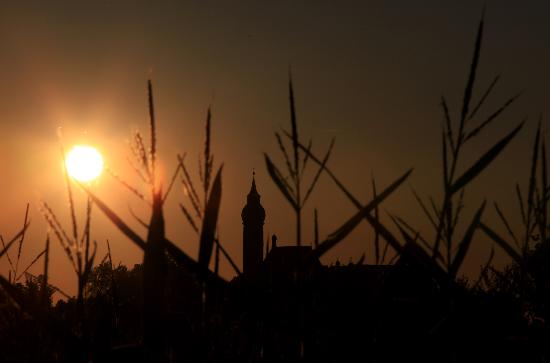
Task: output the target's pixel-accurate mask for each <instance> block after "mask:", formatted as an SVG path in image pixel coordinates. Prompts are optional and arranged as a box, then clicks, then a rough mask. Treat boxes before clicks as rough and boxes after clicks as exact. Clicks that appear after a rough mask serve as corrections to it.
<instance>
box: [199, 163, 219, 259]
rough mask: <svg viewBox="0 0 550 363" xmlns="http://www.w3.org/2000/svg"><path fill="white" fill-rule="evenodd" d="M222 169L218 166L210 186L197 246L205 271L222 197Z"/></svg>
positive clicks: (212, 245)
mask: <svg viewBox="0 0 550 363" xmlns="http://www.w3.org/2000/svg"><path fill="white" fill-rule="evenodd" d="M222 168H223V165H222V166H220V168H219V169H218V172H217V173H216V177H215V179H214V184H213V185H212V191H211V193H210V197H209V198H208V202H207V204H206V210H205V211H204V218H203V220H202V228H201V235H200V245H199V265H200V266H202V267H203V268H205V269H207V268H208V265H209V263H210V257H211V255H212V248H213V247H214V237H215V233H216V225H217V223H218V214H219V210H220V203H221V197H222Z"/></svg>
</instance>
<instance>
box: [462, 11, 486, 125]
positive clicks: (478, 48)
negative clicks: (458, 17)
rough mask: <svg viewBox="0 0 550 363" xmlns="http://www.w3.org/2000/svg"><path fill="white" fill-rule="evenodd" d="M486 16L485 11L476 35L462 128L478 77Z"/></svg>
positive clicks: (464, 102) (463, 109) (464, 101)
mask: <svg viewBox="0 0 550 363" xmlns="http://www.w3.org/2000/svg"><path fill="white" fill-rule="evenodd" d="M484 17H485V13H483V14H482V16H481V20H480V22H479V27H478V30H477V36H476V44H475V48H474V55H473V58H472V64H471V66H470V74H469V76H468V82H467V83H466V88H465V89H464V98H463V103H462V115H461V117H460V130H463V125H464V121H466V116H467V115H468V109H469V107H470V101H471V99H472V90H473V88H474V83H475V79H476V71H477V65H478V62H479V54H480V51H481V41H482V39H483V23H484Z"/></svg>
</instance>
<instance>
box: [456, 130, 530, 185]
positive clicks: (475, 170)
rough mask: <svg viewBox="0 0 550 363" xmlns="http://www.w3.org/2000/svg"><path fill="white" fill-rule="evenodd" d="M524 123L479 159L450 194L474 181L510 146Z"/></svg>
mask: <svg viewBox="0 0 550 363" xmlns="http://www.w3.org/2000/svg"><path fill="white" fill-rule="evenodd" d="M523 124H524V121H522V122H521V123H520V124H519V125H518V126H517V127H516V128H515V129H514V130H512V131H511V132H510V133H509V134H508V135H506V136H505V137H504V138H503V139H501V140H500V141H499V142H497V143H496V144H495V145H494V146H493V147H492V148H491V149H489V150H488V151H487V152H486V153H485V154H483V155H482V156H481V158H479V159H478V160H477V161H476V162H475V164H474V165H472V166H471V167H470V168H469V169H468V170H466V171H465V172H464V174H462V175H461V176H460V177H459V178H457V179H456V181H455V182H454V183H453V184H452V185H451V187H450V188H449V194H450V195H452V194H454V193H456V192H457V191H459V190H460V189H462V188H464V187H465V186H466V184H468V183H469V182H470V181H472V180H473V179H474V178H475V177H476V176H477V175H479V173H481V172H482V171H483V170H484V169H485V168H486V167H487V166H488V165H489V164H490V163H491V162H492V161H493V160H494V159H495V158H496V157H497V156H498V154H500V152H501V151H502V150H503V149H504V148H505V147H506V145H508V143H509V142H510V141H511V140H512V139H513V138H514V137H515V136H516V134H517V133H518V132H519V130H521V128H522V127H523Z"/></svg>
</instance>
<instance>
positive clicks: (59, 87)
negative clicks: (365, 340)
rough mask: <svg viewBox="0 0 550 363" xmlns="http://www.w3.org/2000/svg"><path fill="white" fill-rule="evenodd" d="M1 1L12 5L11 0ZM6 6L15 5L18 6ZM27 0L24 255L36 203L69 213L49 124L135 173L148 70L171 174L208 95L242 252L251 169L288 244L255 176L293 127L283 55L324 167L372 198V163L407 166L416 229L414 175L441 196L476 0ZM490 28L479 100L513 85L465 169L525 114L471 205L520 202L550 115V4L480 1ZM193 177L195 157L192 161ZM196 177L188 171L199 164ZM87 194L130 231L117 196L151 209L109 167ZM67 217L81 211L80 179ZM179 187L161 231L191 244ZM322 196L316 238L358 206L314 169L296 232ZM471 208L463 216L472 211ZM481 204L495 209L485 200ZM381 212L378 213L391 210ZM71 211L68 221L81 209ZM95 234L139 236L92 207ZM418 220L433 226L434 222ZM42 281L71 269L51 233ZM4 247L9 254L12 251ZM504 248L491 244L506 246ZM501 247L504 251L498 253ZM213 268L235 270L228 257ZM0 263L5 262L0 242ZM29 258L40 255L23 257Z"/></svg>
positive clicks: (404, 203)
mask: <svg viewBox="0 0 550 363" xmlns="http://www.w3.org/2000/svg"><path fill="white" fill-rule="evenodd" d="M10 3H12V4H10ZM16 4H17V5H16ZM47 4H48V5H47V6H46V5H44V2H42V1H37V2H32V1H20V2H15V1H14V2H8V1H4V2H2V5H0V49H1V57H0V70H1V80H2V81H1V82H0V120H1V122H0V132H1V135H2V142H1V143H0V170H2V176H1V180H2V181H1V183H2V184H1V185H2V188H1V190H0V200H1V201H2V208H0V233H2V234H3V235H4V238H9V237H10V236H12V235H13V234H14V233H16V231H17V230H18V228H19V226H20V225H21V223H22V220H23V216H24V210H25V205H26V203H27V202H29V203H31V219H32V222H31V227H30V230H29V235H28V239H27V244H26V245H25V246H24V250H23V256H22V258H23V260H22V265H26V264H27V263H28V262H29V261H30V260H32V259H33V258H34V256H35V255H36V254H37V253H38V252H39V251H40V250H41V249H43V246H44V239H45V234H46V225H45V223H44V219H43V218H42V216H41V214H40V212H39V209H38V205H39V203H38V202H39V201H40V200H41V199H42V200H44V201H46V202H48V203H49V204H51V205H52V207H53V208H54V210H55V211H56V213H57V214H58V216H59V218H60V219H62V220H63V221H64V225H65V226H66V228H67V229H69V227H70V226H69V219H68V218H67V217H68V215H69V214H68V209H67V202H66V201H67V198H66V192H65V188H64V184H63V179H62V173H61V167H60V165H61V160H60V154H59V144H58V139H57V136H56V133H57V129H58V128H59V127H61V128H62V132H63V135H64V142H65V144H67V146H70V145H71V144H73V143H89V144H92V145H94V146H96V147H98V148H99V149H100V150H101V152H102V153H103V154H104V157H105V159H106V163H107V164H108V165H109V166H110V167H111V168H112V169H114V170H115V171H117V172H118V173H119V174H120V175H122V176H123V177H124V178H125V179H126V180H128V181H130V182H132V183H133V184H134V185H136V186H137V187H140V188H141V187H143V185H141V184H140V183H139V180H138V178H137V177H136V176H135V175H134V174H132V170H131V168H130V167H129V166H128V163H127V162H126V156H128V155H129V150H128V147H127V143H126V142H127V140H128V138H129V137H130V135H131V133H132V131H133V130H136V129H140V130H141V131H142V132H144V133H147V125H148V113H147V103H146V101H147V98H146V81H147V79H148V78H149V77H150V78H152V80H153V82H154V92H155V106H156V110H157V119H158V129H159V143H160V146H159V148H160V157H161V162H162V165H163V169H164V170H166V173H167V174H170V173H171V171H172V170H174V167H175V165H176V154H177V153H184V152H187V153H188V157H187V161H188V165H189V166H190V167H191V169H192V170H193V172H196V170H197V158H198V154H199V153H201V152H202V145H203V138H204V120H205V115H206V109H207V107H208V106H209V105H211V107H212V114H213V119H212V122H213V124H212V127H213V129H212V137H213V151H214V153H215V163H216V165H219V163H220V162H224V163H225V167H224V174H223V187H224V189H223V200H222V210H221V215H220V218H221V221H220V236H221V239H222V241H223V242H224V243H225V246H226V248H227V250H228V251H229V252H230V254H231V255H232V256H233V257H234V258H235V260H236V261H237V262H238V263H239V264H240V263H241V256H242V246H241V233H242V232H241V230H242V225H241V220H240V211H241V208H242V206H243V205H244V202H245V200H246V194H247V193H248V190H249V188H250V181H251V174H252V169H253V168H255V170H256V175H257V185H258V190H259V192H260V194H261V195H262V203H263V205H264V207H265V209H266V212H267V218H266V225H265V232H266V234H267V233H276V234H277V235H278V236H279V241H281V244H287V243H293V238H294V219H293V216H292V214H291V209H290V207H289V206H288V205H287V204H286V203H285V201H284V200H283V197H282V196H281V195H280V193H279V192H278V191H277V190H276V188H275V186H274V185H273V183H272V182H271V181H270V180H269V177H268V176H267V173H266V170H265V165H264V161H263V152H264V151H265V152H268V153H269V154H270V155H272V156H273V158H274V159H275V160H277V161H278V163H279V165H280V166H281V167H282V166H283V164H284V161H283V159H282V156H281V155H280V154H278V149H277V143H276V140H275V138H274V135H273V132H274V131H277V130H280V128H281V127H284V128H288V124H289V117H288V115H289V112H288V90H287V81H288V68H289V66H291V67H292V72H293V78H294V85H295V95H296V104H297V115H298V120H299V128H300V129H299V132H300V135H301V136H302V139H303V140H304V142H305V141H307V139H309V138H312V139H313V140H314V150H315V151H316V152H318V153H321V152H322V151H324V149H325V148H326V146H327V145H328V144H329V142H330V139H331V138H332V137H335V138H336V145H335V151H334V153H333V157H332V159H331V161H330V163H329V165H330V166H331V168H332V169H333V171H334V172H335V173H336V174H337V175H338V176H339V178H340V179H341V180H342V181H343V182H344V183H345V184H346V185H347V186H348V187H349V189H350V190H352V191H353V193H354V194H355V195H356V196H357V197H358V198H361V199H362V200H365V201H366V200H367V198H368V197H370V195H371V193H370V178H371V175H372V174H374V175H375V176H376V180H377V182H378V185H379V186H380V188H381V187H383V186H384V185H387V183H389V182H391V181H393V179H395V178H396V177H397V176H399V175H400V174H402V173H403V172H404V171H405V170H406V169H408V168H409V167H415V171H414V173H413V175H412V177H411V178H410V180H409V182H408V183H407V185H405V186H404V187H403V188H401V190H399V191H398V192H397V193H396V194H395V195H393V196H392V197H391V198H390V199H389V200H388V201H387V202H386V203H385V204H384V207H383V209H385V210H387V211H390V212H393V213H396V214H399V215H402V216H403V217H405V218H407V219H408V220H409V221H411V222H412V223H414V224H415V225H416V226H418V228H419V229H421V230H422V231H428V229H427V227H428V224H427V223H426V221H425V219H424V218H423V216H422V215H421V212H420V209H419V208H418V206H417V205H416V204H415V202H414V199H413V198H412V195H411V192H410V187H409V186H414V187H415V188H416V189H417V190H418V191H419V192H420V193H421V194H422V195H427V194H431V195H434V196H435V197H436V198H439V196H440V194H441V172H440V170H441V160H440V155H439V148H440V139H439V135H440V124H441V120H442V115H441V110H440V108H439V106H438V104H439V100H440V97H441V95H445V96H446V97H447V99H448V100H449V102H450V107H451V112H452V113H453V115H457V114H458V111H459V107H460V105H461V101H462V92H463V88H464V83H465V81H466V76H467V72H468V68H469V65H470V61H471V53H472V49H473V44H474V38H475V32H476V28H477V23H478V21H479V18H480V14H481V10H482V2H480V1H435V0H434V1H414V2H413V1H408V0H401V1H357V2H345V1H332V2H329V1H278V2H276V3H270V4H268V2H264V1H217V2H214V1H195V2H190V1H173V2H161V1H128V2H122V1H94V2H85V4H86V5H83V4H84V2H74V1H66V2H61V1H49V2H48V3H47ZM486 4H487V15H486V32H485V38H484V44H483V49H482V54H481V63H480V68H479V78H478V83H477V86H478V88H477V92H475V96H477V97H479V95H480V93H481V92H482V90H483V89H484V88H485V87H487V85H488V83H489V82H490V80H491V79H492V77H494V76H495V75H497V74H502V79H501V83H500V84H499V85H498V87H497V90H496V92H495V93H494V94H493V96H492V98H491V99H490V100H489V102H488V105H487V106H488V107H487V108H486V109H485V111H484V113H483V112H482V114H483V115H487V114H488V113H489V112H491V111H492V110H493V109H494V108H496V107H498V106H499V105H500V103H502V102H504V100H505V99H506V98H507V97H509V96H511V95H513V94H514V93H516V92H518V91H520V90H525V93H524V94H523V96H522V98H521V99H520V101H519V102H518V103H517V104H515V105H514V106H513V107H512V108H511V109H510V110H509V112H507V113H506V114H505V115H504V116H503V117H502V118H501V119H500V120H499V121H498V123H496V124H494V125H493V126H492V127H491V128H490V129H488V130H487V132H486V133H485V134H484V135H483V136H482V137H481V138H480V139H478V140H477V141H476V142H474V143H472V144H471V145H470V148H469V152H468V153H466V155H465V159H464V161H465V163H463V164H462V165H461V166H462V167H465V166H466V164H467V163H471V161H472V160H474V158H475V157H476V156H477V155H479V153H480V152H482V151H484V150H485V149H487V148H488V147H489V146H490V144H491V143H494V142H495V141H497V140H498V138H499V137H501V136H502V135H504V134H505V133H506V132H507V131H508V130H511V129H512V128H513V127H514V126H515V125H516V124H517V123H518V122H519V121H520V120H521V119H522V118H523V117H524V116H529V119H530V123H528V124H527V127H526V128H524V130H523V131H522V133H521V134H520V135H519V136H518V137H517V138H516V140H514V142H513V143H512V144H511V145H510V147H509V148H508V149H506V150H505V152H504V153H503V154H502V155H501V157H500V158H499V159H497V161H496V162H495V163H494V164H493V165H492V166H491V168H490V169H489V170H487V171H486V173H485V174H483V175H482V176H481V177H480V178H479V179H477V180H476V182H475V183H474V184H473V185H472V187H471V188H470V189H468V192H467V195H468V196H469V199H468V202H469V204H468V206H469V208H468V209H467V213H469V214H471V213H472V210H473V209H475V208H476V207H477V206H478V205H479V203H480V202H481V199H480V198H483V197H485V198H487V199H488V201H490V202H492V201H495V200H496V201H499V202H501V203H502V204H503V206H504V207H505V208H506V211H507V213H508V214H509V215H510V216H511V217H517V208H516V204H514V203H515V201H512V200H509V199H511V198H510V196H512V195H513V188H514V184H515V182H516V181H519V182H520V183H525V182H526V170H527V164H528V160H529V155H528V154H529V152H530V151H529V145H530V143H531V140H532V138H533V136H534V129H535V126H536V123H535V120H536V119H537V117H538V115H539V114H540V113H543V114H548V87H547V80H548V79H550V70H549V67H548V65H549V64H550V48H549V46H548V44H550V42H549V41H550V23H549V22H548V16H549V15H550V3H549V2H547V1H522V2H520V1H503V0H498V1H497V0H493V1H487V2H486ZM195 176H196V173H195ZM197 181H198V179H197ZM93 188H94V190H95V191H96V192H97V194H98V195H99V196H100V197H102V198H103V199H104V200H105V201H106V202H108V203H109V205H111V206H112V208H113V209H115V210H116V211H117V212H119V213H120V214H121V216H123V217H124V218H125V220H127V221H128V222H129V223H131V224H132V225H133V226H134V227H135V229H136V230H137V231H138V232H140V233H141V234H142V235H145V231H144V230H143V229H141V227H140V226H139V225H137V224H136V223H134V221H133V220H132V217H131V216H130V214H129V213H128V205H131V206H132V208H133V209H134V210H135V211H136V212H137V213H139V214H140V215H141V216H142V217H143V218H144V219H147V218H148V217H149V216H148V210H147V208H146V206H144V205H143V203H141V202H140V201H139V200H137V199H136V198H135V197H133V196H132V195H131V194H130V193H128V192H127V191H126V190H124V189H123V188H122V187H121V186H120V185H119V184H117V183H116V182H114V181H113V180H112V179H111V178H110V177H109V176H108V175H103V176H102V177H101V178H100V180H99V181H98V182H97V183H96V184H95V185H94V186H93ZM76 192H77V193H76V194H78V196H79V198H78V199H79V200H78V201H79V215H80V216H83V214H84V204H83V203H82V193H81V192H80V191H78V190H77V191H76ZM182 200H184V195H183V192H182V190H181V187H179V186H178V188H177V189H175V190H174V191H173V193H172V194H171V196H170V199H169V201H168V204H167V207H166V214H167V217H166V218H167V233H168V235H169V237H170V239H172V240H173V241H175V242H176V243H177V244H178V245H179V246H181V247H182V248H183V249H184V250H186V251H187V252H189V253H190V254H191V255H192V256H196V254H197V237H196V236H195V235H194V234H193V233H192V231H191V229H190V228H188V226H187V224H186V222H185V220H184V217H183V215H182V214H181V213H180V212H179V210H178V209H177V205H178V203H179V202H181V201H182ZM314 207H317V208H318V209H319V215H320V232H321V236H322V237H323V236H326V235H327V234H328V233H330V232H332V231H333V230H334V229H335V228H337V227H338V226H339V225H340V224H341V223H343V222H344V221H345V220H346V219H347V218H349V217H350V216H351V215H352V213H353V212H354V208H353V206H352V205H351V203H349V202H348V201H347V200H346V199H345V197H344V196H343V195H342V194H341V193H340V192H339V191H338V190H337V189H336V188H335V187H334V186H333V185H332V184H331V183H330V181H329V180H328V179H326V178H324V177H322V179H321V182H320V185H319V189H318V190H317V191H316V192H315V193H314V195H313V197H312V198H311V200H310V201H309V202H308V206H307V208H305V210H304V217H303V218H304V237H305V238H304V239H305V240H306V243H310V241H311V239H312V237H311V236H312V230H313V208H314ZM467 219H469V217H468V215H466V220H467ZM486 220H487V221H489V222H492V223H495V225H496V221H495V220H494V212H493V211H492V210H490V211H488V212H487V215H486ZM386 221H387V218H386ZM82 223H83V222H82V220H81V222H80V224H81V225H82ZM92 223H93V226H92V228H93V237H94V238H95V239H97V240H98V243H99V245H100V248H99V253H98V256H99V258H101V257H103V255H104V253H105V250H106V248H105V239H106V238H109V239H110V240H111V245H112V248H113V258H114V260H115V261H121V262H122V263H124V264H129V265H131V264H133V263H136V262H139V261H140V260H141V258H142V256H141V252H140V251H139V250H138V249H137V248H136V247H134V245H133V244H131V243H130V242H129V241H128V240H127V239H126V238H125V237H123V236H122V235H121V234H120V233H119V232H118V231H115V230H114V229H113V228H112V227H111V226H110V224H109V222H108V221H107V220H106V219H105V218H104V216H103V215H101V213H100V212H99V211H98V210H95V211H94V214H93V222H92ZM371 236H372V232H371V230H370V228H369V227H367V226H366V225H361V226H360V227H359V228H358V229H357V230H356V231H355V232H354V233H353V234H352V235H351V236H350V238H349V239H348V240H346V241H344V242H343V243H342V244H341V245H340V246H338V248H336V249H335V250H334V251H332V252H331V253H330V254H328V255H327V256H326V258H324V262H326V263H330V262H333V261H335V260H336V259H337V258H340V260H342V261H343V262H347V261H348V260H349V259H350V257H351V258H353V259H354V260H357V259H358V258H359V257H360V256H361V254H362V253H364V252H366V253H367V256H368V260H369V261H371V257H372V243H370V242H369V241H371ZM428 236H431V234H429V235H428ZM488 246H489V244H488V243H487V242H486V241H485V240H484V239H478V240H477V241H476V243H475V245H474V248H473V250H472V252H471V254H470V255H469V256H468V263H467V266H466V268H465V271H464V272H470V273H474V272H475V271H477V269H478V266H479V265H480V264H481V263H482V262H483V261H484V260H485V258H486V256H487V254H488ZM52 247H53V248H54V251H53V253H52V257H51V264H52V265H51V268H52V272H51V275H52V282H53V283H55V284H58V285H59V286H60V287H62V288H63V289H65V290H67V291H69V292H73V291H74V290H75V289H74V286H75V277H74V274H73V273H72V272H71V271H70V265H69V263H68V262H67V260H66V258H65V257H64V256H63V254H62V251H61V249H60V246H59V244H58V243H57V242H55V243H54V244H53V245H52ZM13 254H14V252H12V255H13ZM500 256H501V257H502V254H501V255H500ZM500 261H501V263H502V261H504V259H502V258H501V259H500ZM222 269H223V273H224V275H225V276H226V277H227V278H230V277H231V270H230V268H229V266H228V265H227V263H225V262H223V265H222ZM0 271H1V272H2V273H7V262H6V261H5V258H4V259H2V260H1V261H0ZM32 271H33V272H35V273H40V271H41V267H40V266H36V268H34V269H33V270H32Z"/></svg>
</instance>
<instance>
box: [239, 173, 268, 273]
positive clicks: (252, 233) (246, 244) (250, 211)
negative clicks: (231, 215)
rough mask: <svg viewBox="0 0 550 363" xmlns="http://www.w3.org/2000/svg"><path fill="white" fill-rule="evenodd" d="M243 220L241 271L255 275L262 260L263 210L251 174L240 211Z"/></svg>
mask: <svg viewBox="0 0 550 363" xmlns="http://www.w3.org/2000/svg"><path fill="white" fill-rule="evenodd" d="M241 218H242V220H243V273H244V274H250V275H255V274H257V273H258V272H259V270H260V266H261V264H262V260H263V248H264V221H265V210H264V208H263V207H262V205H261V204H260V194H258V191H257V190H256V180H255V179H254V173H253V174H252V186H251V188H250V192H249V193H248V196H247V197H246V205H245V206H244V208H243V211H242V213H241Z"/></svg>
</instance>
